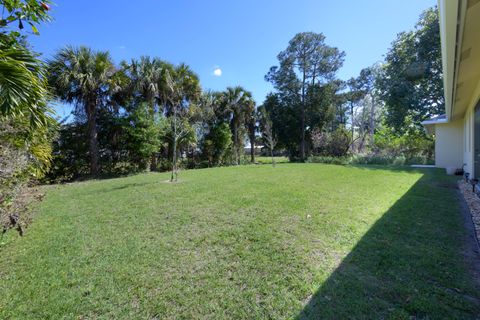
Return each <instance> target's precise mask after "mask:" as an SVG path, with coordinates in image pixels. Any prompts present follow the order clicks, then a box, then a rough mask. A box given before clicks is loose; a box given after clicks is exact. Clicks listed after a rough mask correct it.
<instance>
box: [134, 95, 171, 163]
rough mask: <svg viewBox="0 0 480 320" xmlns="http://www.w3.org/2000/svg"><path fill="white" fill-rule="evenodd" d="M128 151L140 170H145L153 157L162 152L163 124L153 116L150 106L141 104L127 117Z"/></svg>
mask: <svg viewBox="0 0 480 320" xmlns="http://www.w3.org/2000/svg"><path fill="white" fill-rule="evenodd" d="M126 120H127V125H126V126H125V129H126V133H127V135H128V142H127V149H128V150H129V153H130V154H129V157H130V158H131V161H132V162H133V163H135V164H136V166H137V167H138V169H139V170H145V169H146V168H147V166H148V164H149V162H150V159H151V156H152V154H154V153H157V152H159V150H160V136H161V135H162V134H161V129H163V128H162V127H161V124H160V122H159V121H157V123H156V121H155V119H154V117H152V116H151V112H150V106H148V105H147V104H146V103H141V104H140V105H138V107H137V108H135V109H134V110H133V112H131V113H130V115H129V116H128V117H127V119H126Z"/></svg>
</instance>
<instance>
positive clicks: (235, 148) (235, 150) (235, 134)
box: [232, 115, 240, 165]
mask: <svg viewBox="0 0 480 320" xmlns="http://www.w3.org/2000/svg"><path fill="white" fill-rule="evenodd" d="M232 122H233V154H234V157H235V164H236V165H239V164H240V163H239V162H240V161H239V155H238V153H239V152H238V126H237V119H235V115H234V118H233V119H232Z"/></svg>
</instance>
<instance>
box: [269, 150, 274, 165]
mask: <svg viewBox="0 0 480 320" xmlns="http://www.w3.org/2000/svg"><path fill="white" fill-rule="evenodd" d="M270 155H271V156H272V166H273V167H274V168H275V158H274V157H273V148H271V147H270Z"/></svg>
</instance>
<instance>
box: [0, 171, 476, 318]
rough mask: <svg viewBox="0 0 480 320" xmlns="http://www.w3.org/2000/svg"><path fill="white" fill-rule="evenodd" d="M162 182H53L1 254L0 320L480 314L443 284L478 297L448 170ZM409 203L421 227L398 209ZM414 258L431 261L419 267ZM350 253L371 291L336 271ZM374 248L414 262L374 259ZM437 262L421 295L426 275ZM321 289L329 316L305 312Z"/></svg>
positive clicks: (217, 174)
mask: <svg viewBox="0 0 480 320" xmlns="http://www.w3.org/2000/svg"><path fill="white" fill-rule="evenodd" d="M166 180H168V174H144V175H137V176H132V177H127V178H120V179H111V180H103V181H90V182H82V183H74V184H69V185H64V186H56V187H52V188H50V189H49V191H48V193H47V196H46V199H45V200H44V202H42V203H41V204H40V206H39V213H38V215H37V217H36V220H35V222H34V224H33V225H32V226H31V228H30V229H28V231H27V234H26V236H25V237H24V238H15V237H13V234H11V235H10V236H9V237H8V238H7V243H6V244H5V245H4V246H2V247H1V248H0V250H1V256H0V292H1V294H0V318H2V319H3V318H7V319H8V318H18V319H31V318H39V319H47V318H52V319H58V318H72V319H82V318H88V319H91V318H93V319H95V318H102V319H105V318H111V319H134V318H139V319H154V318H157V319H165V318H167V319H172V318H183V319H198V318H227V319H231V318H235V319H256V318H264V319H282V318H293V317H296V316H297V315H303V316H305V317H311V318H318V317H319V316H322V315H323V316H325V317H327V318H328V317H331V318H335V316H334V315H335V313H336V312H337V311H338V310H337V309H336V308H339V307H340V305H341V307H342V310H343V312H346V313H347V312H349V313H350V315H354V316H357V317H362V316H363V317H368V316H369V314H370V313H368V310H375V315H378V316H383V317H387V316H388V315H396V314H399V315H405V314H406V315H408V316H410V315H415V314H419V315H422V314H423V315H425V314H426V315H430V316H432V317H434V318H435V316H446V315H449V316H451V317H453V318H455V317H466V316H469V315H472V314H474V312H476V311H477V310H476V309H475V308H476V306H475V304H473V303H472V302H469V301H467V300H465V301H463V300H462V301H460V302H459V301H458V299H460V298H458V297H457V296H454V297H450V296H449V295H454V294H453V293H451V294H449V293H445V292H443V291H442V292H441V293H439V290H438V286H439V284H441V286H442V287H447V288H455V290H457V289H458V290H461V291H462V292H463V293H465V294H468V295H469V296H476V295H477V296H478V294H477V293H475V291H474V290H473V287H472V285H471V284H470V282H468V281H467V280H468V273H467V271H466V269H465V266H464V265H463V263H462V260H461V257H460V254H459V250H460V245H461V244H460V243H461V241H460V235H461V230H462V229H461V221H460V219H459V217H460V216H459V214H458V212H457V210H458V204H457V202H456V198H455V197H456V195H455V190H453V189H451V188H444V187H441V186H439V183H443V184H444V183H451V182H452V181H451V179H449V178H447V177H444V176H443V173H441V172H439V171H435V170H430V171H419V170H417V171H412V170H407V171H405V170H392V169H385V170H384V169H381V168H376V167H371V168H367V167H342V166H332V165H321V164H280V165H278V166H277V167H276V168H272V167H271V166H254V165H251V166H238V167H229V168H215V169H202V170H191V171H185V172H182V173H181V174H180V181H179V183H177V184H171V183H167V182H165V181H166ZM418 186H419V187H418ZM413 187H415V188H417V189H416V190H417V191H415V194H411V193H409V192H411V190H412V188H413ZM406 195H409V196H408V197H409V198H408V203H409V204H405V206H404V207H405V208H406V209H405V210H407V211H408V210H410V211H411V210H416V211H417V214H416V215H415V216H418V217H419V218H418V219H417V220H415V221H411V219H410V218H408V219H407V218H405V219H402V218H398V217H402V216H405V217H410V216H409V215H403V214H402V212H401V211H399V213H398V212H397V213H395V212H394V213H392V211H391V210H392V209H391V208H392V207H393V208H394V207H395V204H396V203H398V201H401V199H402V198H404V197H405V196H406ZM431 203H435V204H436V205H435V206H432V205H431ZM410 211H409V212H410ZM387 217H392V218H391V220H389V219H387ZM379 221H383V222H384V223H385V224H382V225H381V228H380V229H382V230H389V229H388V228H392V230H394V231H395V230H397V229H396V228H398V229H399V230H404V231H405V233H402V232H399V234H398V237H392V238H391V239H390V240H388V241H390V244H392V241H393V244H395V246H390V245H388V244H387V243H386V242H382V241H387V240H384V239H383V238H376V237H375V235H377V234H379V235H382V232H381V230H379V228H378V222H379ZM426 221H429V223H425V222H426ZM376 223H377V224H376ZM412 224H414V229H412ZM417 224H422V225H421V226H420V225H417ZM417 230H425V232H423V235H417V232H416V231H417ZM409 231H412V232H409ZM413 231H415V232H416V233H414V232H413ZM372 232H373V237H372V236H371V235H372ZM395 232H396V231H395ZM365 239H367V240H368V241H366V240H365ZM375 239H377V240H375ZM406 239H411V240H409V241H406ZM379 241H380V242H379ZM411 241H414V243H415V246H413V247H410V246H411V245H412V242H411ZM404 242H405V243H406V246H405V247H402V243H404ZM379 244H380V245H379ZM407 246H408V247H407ZM383 247H384V248H385V251H384V252H383V251H382V249H381V248H383ZM392 248H394V249H395V250H392ZM416 250H418V252H420V253H421V254H422V255H423V256H425V258H422V259H420V258H418V259H412V257H416V256H415V254H410V253H409V252H413V253H415V251H416ZM364 251H367V252H368V253H369V254H364V253H363V252H364ZM354 252H359V254H357V255H355V256H354V259H353V265H354V266H358V268H359V269H358V274H359V275H362V277H366V276H365V271H364V270H363V269H362V268H364V267H365V268H368V272H369V277H371V278H368V279H367V278H366V279H367V280H368V281H367V282H366V283H374V284H375V285H374V286H366V287H365V288H362V286H360V285H359V283H356V282H355V281H354V280H349V281H350V282H348V281H347V282H345V281H343V279H342V278H341V277H340V278H338V277H337V273H338V270H339V267H340V266H341V265H342V262H344V261H345V259H347V258H346V257H347V256H348V255H349V254H350V256H352V255H353V254H354ZM376 252H379V254H382V255H384V256H385V257H387V258H388V261H387V260H385V261H387V262H388V263H391V261H395V262H396V263H398V264H399V265H403V266H405V265H407V266H408V268H405V270H403V271H402V269H395V268H394V267H392V268H393V269H390V270H389V268H385V267H384V265H381V264H379V265H377V264H375V263H374V261H375V260H373V262H372V261H370V262H368V261H366V260H368V259H374V258H375V257H376V256H375V253H376ZM440 252H441V253H440ZM372 257H373V258H372ZM367 258H368V259H367ZM387 258H385V259H387ZM350 260H351V259H350ZM382 261H383V260H382ZM351 263H352V262H349V265H350V264H351ZM387 266H388V264H387ZM432 266H435V270H427V271H431V272H429V273H430V274H431V278H432V279H425V281H424V286H423V287H422V288H421V290H419V291H417V292H416V293H415V291H413V290H414V288H413V287H414V285H415V284H416V283H417V281H419V280H418V274H422V275H423V274H424V273H425V268H426V267H427V268H433V267H432ZM452 268H453V269H452ZM349 270H350V269H349ZM362 270H363V271H362ZM392 270H395V272H397V274H395V275H394V274H392V273H391V272H390V271H392ZM451 270H454V272H452V271H451ZM350 272H351V271H350ZM397 278H398V279H397ZM332 279H338V280H335V281H333V282H332ZM399 279H401V280H399ZM350 284H351V285H352V287H351V288H348V286H350ZM360 284H361V283H360ZM336 285H337V287H336ZM345 287H347V291H348V290H350V292H346V288H345ZM379 288H384V291H382V290H380V293H379V292H378V291H379ZM387 288H391V290H390V289H388V290H387ZM369 290H375V291H376V292H375V294H377V295H378V294H380V295H381V297H380V298H378V297H377V298H375V299H372V298H371V296H369V292H368V291H369ZM392 290H394V292H398V294H397V295H396V294H392ZM332 292H334V293H333V294H332ZM382 292H385V293H384V294H383V293H382ZM371 293H372V294H374V292H371ZM316 294H317V295H318V296H319V297H320V298H319V299H317V300H318V305H320V306H321V308H316V307H315V306H314V307H312V306H308V307H306V306H307V305H308V303H309V301H310V302H311V301H312V299H313V300H315V299H316V298H315V297H316V296H315V295H316ZM324 296H327V298H324ZM342 296H343V297H345V299H344V300H345V301H342V302H340V300H341V297H342ZM407 298H408V299H407ZM444 298H445V299H444ZM322 299H324V300H322ZM325 299H327V300H325ZM328 299H330V301H329V300H328ZM337 299H339V300H337ZM444 300H445V301H444ZM460 300H461V299H460ZM439 302H442V305H438V303H439ZM459 305H460V306H461V308H460V307H459ZM408 306H410V308H407V307H408ZM412 306H413V307H412ZM304 309H305V310H306V311H308V312H304V313H302V310H304ZM355 310H356V311H355ZM431 310H433V311H431ZM435 310H436V311H435ZM355 312H357V314H355ZM372 314H373V313H372Z"/></svg>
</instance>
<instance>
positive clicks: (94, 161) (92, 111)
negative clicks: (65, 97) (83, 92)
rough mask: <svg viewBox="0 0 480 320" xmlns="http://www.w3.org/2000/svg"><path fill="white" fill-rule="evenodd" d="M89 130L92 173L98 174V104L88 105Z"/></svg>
mask: <svg viewBox="0 0 480 320" xmlns="http://www.w3.org/2000/svg"><path fill="white" fill-rule="evenodd" d="M86 109H87V122H88V123H87V130H88V140H89V141H88V142H89V152H90V175H92V176H97V175H98V140H97V121H96V120H97V119H96V118H97V117H96V116H97V112H96V109H97V108H96V105H95V104H90V105H88V106H87V108H86Z"/></svg>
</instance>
